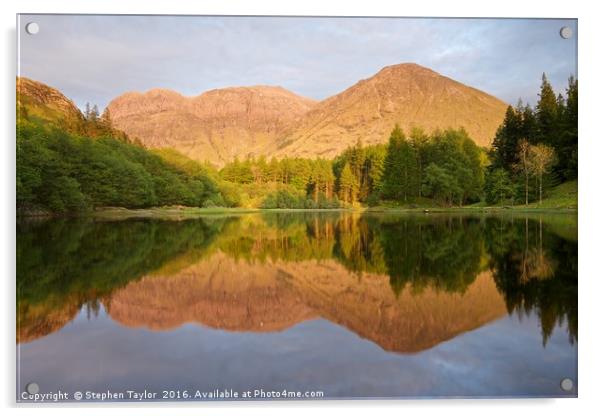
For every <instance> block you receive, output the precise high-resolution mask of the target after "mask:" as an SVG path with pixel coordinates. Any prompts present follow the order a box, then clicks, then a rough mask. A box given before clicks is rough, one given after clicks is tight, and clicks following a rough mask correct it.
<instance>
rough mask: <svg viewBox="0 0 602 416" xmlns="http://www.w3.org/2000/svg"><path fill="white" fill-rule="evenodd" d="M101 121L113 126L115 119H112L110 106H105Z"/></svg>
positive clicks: (109, 126)
mask: <svg viewBox="0 0 602 416" xmlns="http://www.w3.org/2000/svg"><path fill="white" fill-rule="evenodd" d="M100 122H101V123H102V124H103V125H104V126H105V127H107V128H111V127H112V126H113V121H112V120H111V112H110V111H109V107H105V109H104V110H103V112H102V116H100Z"/></svg>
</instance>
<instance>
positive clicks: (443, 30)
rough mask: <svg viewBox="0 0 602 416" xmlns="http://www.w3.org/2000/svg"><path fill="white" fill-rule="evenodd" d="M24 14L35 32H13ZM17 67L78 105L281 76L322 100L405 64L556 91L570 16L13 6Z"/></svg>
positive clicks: (500, 90) (478, 83)
mask: <svg viewBox="0 0 602 416" xmlns="http://www.w3.org/2000/svg"><path fill="white" fill-rule="evenodd" d="M29 21H36V22H37V23H38V24H39V25H40V28H41V30H40V33H39V34H38V35H35V36H30V35H27V34H25V32H24V25H25V24H26V23H27V22H29ZM21 22H22V23H23V24H22V27H21V28H20V30H21V33H20V56H21V62H20V74H21V75H23V76H27V77H30V78H33V79H36V80H39V81H42V82H46V83H48V84H49V85H52V86H54V87H57V88H59V89H60V90H61V91H63V92H64V93H65V94H66V95H67V96H69V97H71V98H72V99H74V101H75V102H76V103H77V104H78V105H79V106H83V105H84V104H85V102H86V101H90V102H94V103H97V104H99V106H101V107H103V106H105V105H106V104H107V103H108V102H109V101H110V100H111V99H112V98H114V97H116V96H117V95H119V94H122V93H123V92H125V91H131V90H148V89H151V88H155V87H163V88H171V89H174V90H177V91H179V92H181V93H183V94H186V95H197V94H199V93H201V92H203V91H206V90H209V89H213V88H220V87H226V86H233V85H257V84H268V85H281V86H283V87H285V88H288V89H290V90H292V91H294V92H296V93H298V94H301V95H305V96H309V97H312V98H316V99H323V98H326V97H328V96H330V95H332V94H336V93H338V92H340V91H342V90H344V89H345V88H348V87H349V86H351V85H353V84H354V83H355V82H357V81H358V80H360V79H364V78H367V77H370V76H371V75H373V74H374V73H376V72H377V71H379V70H380V69H381V68H382V67H383V66H386V65H391V64H396V63H400V62H416V63H418V64H421V65H424V66H427V67H430V68H432V69H434V70H435V71H438V72H440V73H442V74H444V75H447V76H449V77H451V78H454V79H456V80H458V81H460V82H463V83H465V84H468V85H471V86H473V87H476V88H479V89H482V90H484V91H486V92H489V93H491V94H493V95H496V96H498V97H499V98H501V99H503V100H505V101H507V102H509V103H515V102H516V101H517V100H518V98H519V97H522V98H523V100H525V101H527V102H531V103H534V102H535V101H536V99H537V91H538V88H539V83H540V78H541V73H542V72H544V71H545V72H546V73H547V74H548V76H549V78H550V80H551V82H552V84H553V85H554V86H555V87H556V89H557V91H562V90H563V89H564V87H565V85H566V79H567V78H568V76H569V75H570V74H575V73H576V39H571V40H563V39H562V38H561V37H560V36H559V34H558V31H559V29H560V27H561V26H571V27H572V28H573V30H574V33H576V32H577V27H576V21H574V20H553V19H545V20H544V19H537V20H536V19H522V20H521V19H416V18H412V19H399V18H293V17H291V18H282V17H202V16H186V17H182V16H180V17H175V16H92V15H85V16H77V15H37V16H36V15H24V16H22V17H21Z"/></svg>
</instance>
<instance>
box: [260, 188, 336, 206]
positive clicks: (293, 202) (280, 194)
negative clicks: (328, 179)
mask: <svg viewBox="0 0 602 416" xmlns="http://www.w3.org/2000/svg"><path fill="white" fill-rule="evenodd" d="M340 206H341V205H340V203H339V201H338V200H337V199H336V197H335V198H327V197H326V195H325V194H323V193H320V194H319V197H318V199H317V201H316V200H314V199H312V198H308V197H307V196H306V195H305V194H304V193H303V192H298V191H291V190H290V189H279V190H277V191H276V192H273V193H270V194H268V195H267V196H266V197H265V199H264V200H263V203H262V204H261V208H265V209H276V208H278V209H332V208H340Z"/></svg>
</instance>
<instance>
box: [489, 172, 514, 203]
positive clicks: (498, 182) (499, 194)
mask: <svg viewBox="0 0 602 416" xmlns="http://www.w3.org/2000/svg"><path fill="white" fill-rule="evenodd" d="M515 188H516V187H515V185H514V184H513V183H512V180H511V179H510V175H509V174H508V172H507V171H505V170H504V169H502V168H497V169H494V170H493V171H492V172H491V173H489V174H488V175H487V178H486V181H485V201H486V202H487V203H488V204H498V203H503V202H504V201H506V200H508V199H512V200H513V198H514V195H515V193H516V189H515ZM512 202H514V201H512Z"/></svg>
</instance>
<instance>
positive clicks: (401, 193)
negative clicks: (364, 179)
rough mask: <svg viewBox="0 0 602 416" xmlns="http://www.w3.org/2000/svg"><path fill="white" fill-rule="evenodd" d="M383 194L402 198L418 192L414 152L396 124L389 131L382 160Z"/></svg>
mask: <svg viewBox="0 0 602 416" xmlns="http://www.w3.org/2000/svg"><path fill="white" fill-rule="evenodd" d="M384 168H385V169H384V173H383V196H384V197H385V198H390V199H396V200H403V201H404V202H407V200H408V197H409V196H410V197H411V196H416V195H417V194H418V183H417V171H418V163H417V160H416V152H415V150H414V148H413V147H412V146H411V145H410V143H408V141H407V140H406V137H405V135H404V133H403V131H402V130H401V128H400V127H399V126H398V125H395V128H394V129H393V131H392V132H391V136H390V137H389V145H388V147H387V157H386V158H385V162H384Z"/></svg>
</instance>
